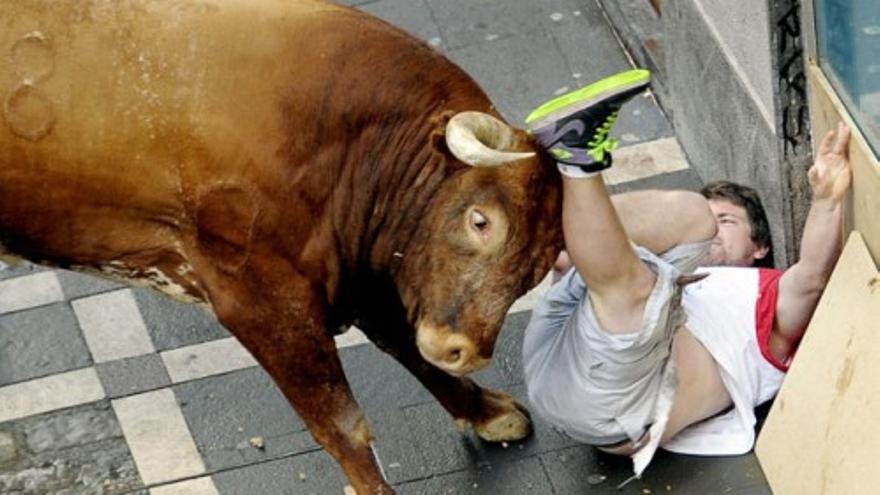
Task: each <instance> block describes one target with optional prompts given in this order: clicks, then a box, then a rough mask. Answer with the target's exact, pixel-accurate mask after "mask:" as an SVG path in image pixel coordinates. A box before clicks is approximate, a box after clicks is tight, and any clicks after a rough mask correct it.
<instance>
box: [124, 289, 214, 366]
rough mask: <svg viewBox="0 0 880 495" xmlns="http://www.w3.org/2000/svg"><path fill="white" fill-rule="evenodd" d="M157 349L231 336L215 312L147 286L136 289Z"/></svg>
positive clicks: (142, 312) (136, 296)
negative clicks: (146, 287)
mask: <svg viewBox="0 0 880 495" xmlns="http://www.w3.org/2000/svg"><path fill="white" fill-rule="evenodd" d="M133 293H134V297H135V300H136V301H137V304H138V307H139V308H140V310H141V315H142V316H143V318H144V321H145V322H146V324H147V329H148V330H149V332H150V337H151V338H152V341H153V345H154V346H155V347H156V350H157V351H165V350H168V349H175V348H177V347H183V346H185V345H192V344H198V343H201V342H207V341H209V340H216V339H222V338H225V337H229V336H230V334H229V332H228V331H227V330H226V329H225V328H223V326H222V325H220V323H219V322H218V321H217V318H215V317H214V315H212V314H210V313H208V312H207V311H205V310H204V309H202V308H200V307H198V306H195V305H192V304H183V303H179V302H177V301H174V300H172V299H170V298H168V297H165V296H163V295H162V294H159V293H158V292H155V291H150V290H146V289H134V290H133Z"/></svg>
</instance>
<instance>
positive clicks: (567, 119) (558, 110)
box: [526, 69, 651, 174]
mask: <svg viewBox="0 0 880 495" xmlns="http://www.w3.org/2000/svg"><path fill="white" fill-rule="evenodd" d="M650 82H651V72H650V71H647V70H642V69H637V70H629V71H626V72H621V73H619V74H615V75H613V76H610V77H607V78H605V79H602V80H600V81H597V82H594V83H593V84H590V85H589V86H585V87H583V88H580V89H578V90H576V91H572V92H571V93H568V94H565V95H562V96H560V97H558V98H554V99H552V100H550V101H548V102H547V103H544V104H543V105H541V106H540V107H538V108H536V109H535V110H534V111H533V112H532V113H531V114H529V116H528V117H526V125H528V127H529V129H530V131H531V133H532V135H533V136H535V139H536V140H537V141H538V143H539V144H540V145H541V146H542V147H543V148H544V149H546V150H547V152H548V153H550V155H551V156H553V157H554V158H555V159H556V161H557V162H559V163H561V164H566V165H574V166H576V167H579V168H580V169H581V170H582V171H583V172H585V173H586V174H593V173H597V172H600V171H602V170H605V169H607V168H608V167H610V166H611V151H613V150H615V149H616V148H617V145H618V141H617V140H616V139H611V138H610V137H609V136H608V133H609V132H610V131H611V128H612V127H614V123H615V122H617V114H618V112H619V111H620V107H622V106H623V104H624V103H626V102H627V101H629V100H630V99H631V98H632V97H634V96H635V95H637V94H639V93H641V92H642V91H644V90H645V88H647V87H648V85H649V84H650Z"/></svg>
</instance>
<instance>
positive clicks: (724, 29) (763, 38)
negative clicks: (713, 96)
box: [669, 0, 775, 127]
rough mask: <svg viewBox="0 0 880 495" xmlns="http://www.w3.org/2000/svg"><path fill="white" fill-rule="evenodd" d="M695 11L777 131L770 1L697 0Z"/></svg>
mask: <svg viewBox="0 0 880 495" xmlns="http://www.w3.org/2000/svg"><path fill="white" fill-rule="evenodd" d="M669 3H673V2H669ZM694 7H695V8H696V9H697V10H698V11H702V14H703V19H704V22H705V23H706V24H707V25H708V26H709V28H710V29H714V31H715V33H714V34H715V38H716V39H717V41H718V44H719V46H720V47H721V50H722V51H723V52H724V54H725V55H726V56H727V58H728V60H729V61H730V63H731V66H732V68H733V69H734V70H736V71H737V72H738V75H739V77H740V78H741V79H742V80H743V83H744V84H745V85H746V89H747V90H749V92H750V93H751V96H752V98H753V99H754V100H755V103H756V104H757V105H758V107H759V110H760V111H761V113H762V114H764V116H765V117H766V118H767V121H768V122H769V123H770V125H771V127H775V125H774V121H775V119H774V116H775V114H774V112H773V86H772V77H771V74H772V70H771V65H770V26H769V19H770V16H769V4H768V2H767V0H738V1H735V2H731V1H730V0H698V1H696V2H694Z"/></svg>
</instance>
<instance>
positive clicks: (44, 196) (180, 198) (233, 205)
mask: <svg viewBox="0 0 880 495" xmlns="http://www.w3.org/2000/svg"><path fill="white" fill-rule="evenodd" d="M364 22H366V23H373V24H375V25H377V26H378V24H376V23H374V22H373V21H367V20H365V19H364V18H362V17H361V16H359V15H357V14H355V13H354V12H352V11H349V10H347V9H340V8H338V7H335V6H331V5H325V4H322V3H320V2H313V1H289V0H229V1H205V2H186V1H170V0H169V1H149V0H131V1H111V0H94V1H81V0H63V1H61V0H23V1H16V2H7V3H6V4H5V5H4V7H3V9H0V26H3V28H2V29H0V53H3V52H5V54H8V55H10V56H0V100H2V101H3V103H4V105H3V107H2V115H0V243H2V242H3V239H5V240H6V242H7V244H19V245H23V246H25V247H27V248H28V249H37V248H39V249H43V252H42V253H40V254H41V255H55V254H61V253H64V254H65V255H66V256H68V257H69V258H70V260H71V261H90V260H89V259H86V258H94V259H99V258H111V259H112V258H113V257H115V256H118V255H120V254H124V253H130V252H132V251H136V250H139V249H140V250H150V249H162V247H163V246H166V245H170V244H176V245H177V246H178V248H175V249H178V250H179V246H181V245H183V246H184V247H186V244H187V242H189V241H187V238H195V237H196V236H197V232H195V231H196V230H197V229H198V228H199V225H197V224H198V222H199V218H198V217H199V215H200V214H201V213H205V215H202V216H203V217H205V218H207V220H206V222H207V223H208V225H206V226H205V228H209V229H210V228H212V225H213V226H216V225H214V224H216V223H217V222H216V221H213V220H211V218H210V217H211V216H212V215H213V216H224V217H227V216H230V217H233V218H232V221H230V222H229V224H230V225H232V227H228V226H220V227H218V228H231V229H236V228H238V227H241V229H245V230H249V231H252V230H253V229H254V225H252V224H249V222H251V223H252V222H256V221H257V219H258V218H262V219H271V218H272V217H273V214H277V213H278V212H279V211H281V210H288V213H290V214H296V213H307V212H298V211H290V209H291V208H293V209H294V210H296V208H298V207H303V208H308V207H309V206H308V204H306V205H305V206H303V205H299V204H292V203H289V201H291V199H290V198H291V197H292V196H296V195H291V192H293V191H294V190H295V189H296V188H297V187H298V186H297V182H298V181H301V180H303V177H305V176H307V175H308V174H305V173H303V170H302V169H303V168H305V167H307V166H308V165H309V160H308V159H306V158H305V156H306V154H307V153H308V152H315V153H317V154H319V153H320V152H321V149H315V147H319V146H322V145H323V142H322V141H321V139H324V140H327V139H326V137H322V136H318V135H314V132H313V129H311V128H309V127H308V126H309V125H310V124H311V125H312V126H313V127H314V125H315V122H314V121H315V120H316V119H317V120H320V119H321V118H322V114H321V108H322V105H324V106H326V103H327V102H326V101H323V100H324V99H326V95H325V94H324V93H323V91H325V88H326V87H327V85H328V84H327V79H332V78H333V77H334V74H335V73H337V72H339V71H340V69H339V68H338V67H337V65H338V64H341V63H343V62H342V60H343V57H342V56H341V54H340V50H341V48H340V47H341V46H342V45H345V43H344V39H345V36H346V33H345V31H346V29H345V28H344V26H353V25H357V24H360V23H364ZM340 26H343V27H340ZM380 29H381V28H380ZM304 126H305V127H304ZM294 132H303V133H304V134H308V135H309V138H310V139H307V140H297V139H295V138H292V136H291V134H292V133H294ZM309 133H312V134H309ZM331 141H332V140H331ZM280 198H285V199H283V201H287V203H283V201H282V199H280ZM310 199H311V203H310V204H311V205H314V204H316V203H319V202H320V201H322V200H323V199H326V198H320V197H314V198H310ZM282 203H283V204H282ZM205 209H210V210H211V211H203V210H205ZM230 209H232V210H235V209H239V210H241V211H229V210H230ZM214 210H216V211H214ZM273 212H275V213H273ZM238 217H241V218H240V222H238V223H240V224H241V225H238V224H237V223H236V220H235V219H236V218H238ZM308 218H309V215H307V214H306V215H302V219H301V221H302V222H305V221H307V219H308ZM59 225H64V228H59ZM306 230H307V229H306ZM245 234H247V235H249V234H248V233H242V232H220V233H219V234H218V235H219V236H220V237H223V236H226V237H229V238H230V239H226V240H227V241H230V242H231V243H232V244H233V245H234V244H235V242H238V241H242V242H244V241H246V239H245V240H243V239H241V236H243V235H245ZM193 242H195V241H193Z"/></svg>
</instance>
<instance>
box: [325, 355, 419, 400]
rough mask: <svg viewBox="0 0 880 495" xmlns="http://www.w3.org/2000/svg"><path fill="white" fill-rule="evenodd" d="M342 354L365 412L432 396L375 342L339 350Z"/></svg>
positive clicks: (356, 395)
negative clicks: (375, 344) (374, 343)
mask: <svg viewBox="0 0 880 495" xmlns="http://www.w3.org/2000/svg"><path fill="white" fill-rule="evenodd" d="M339 356H340V359H341V360H342V366H343V369H344V370H345V376H346V377H347V379H348V383H349V386H350V387H351V390H352V392H354V396H355V400H357V402H358V404H360V406H361V409H363V410H364V411H368V412H373V411H384V410H386V409H391V408H397V407H402V406H408V405H413V404H424V403H426V402H430V401H431V400H432V399H433V396H432V395H431V393H430V392H428V390H427V389H425V388H424V387H423V386H422V385H421V383H419V381H418V380H417V379H416V378H415V377H414V376H413V375H412V374H411V373H410V372H409V371H407V370H406V368H404V367H403V365H401V364H400V363H398V362H397V361H396V360H395V359H394V358H392V357H391V356H389V355H388V354H385V353H384V352H382V351H381V350H379V349H378V348H377V347H376V346H374V345H361V346H357V347H348V348H345V349H340V350H339Z"/></svg>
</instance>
